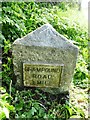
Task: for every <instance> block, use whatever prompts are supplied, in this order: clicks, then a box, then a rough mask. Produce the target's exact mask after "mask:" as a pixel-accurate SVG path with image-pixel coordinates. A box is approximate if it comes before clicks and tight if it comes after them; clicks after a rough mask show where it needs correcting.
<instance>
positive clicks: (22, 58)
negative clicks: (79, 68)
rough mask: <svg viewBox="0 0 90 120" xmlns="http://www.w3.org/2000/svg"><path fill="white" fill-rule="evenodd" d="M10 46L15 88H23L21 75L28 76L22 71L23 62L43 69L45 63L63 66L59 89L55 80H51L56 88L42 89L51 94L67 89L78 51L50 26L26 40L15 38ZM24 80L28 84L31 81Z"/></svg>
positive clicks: (26, 37) (43, 27) (37, 31)
mask: <svg viewBox="0 0 90 120" xmlns="http://www.w3.org/2000/svg"><path fill="white" fill-rule="evenodd" d="M12 47H13V65H14V73H15V75H16V77H17V82H16V85H18V86H24V78H23V74H25V75H27V74H28V75H30V74H29V73H25V71H23V67H24V65H25V64H26V63H28V65H30V64H32V63H33V64H35V65H36V66H39V65H40V64H41V65H42V66H43V68H45V67H46V66H44V65H45V64H47V65H48V68H49V67H50V65H53V66H55V65H56V64H57V65H63V69H62V74H61V78H60V85H59V87H58V88H57V81H58V80H56V81H55V80H54V82H55V86H53V87H50V86H48V87H47V86H46V87H45V85H43V88H41V89H42V90H44V91H46V92H50V93H53V94H58V93H61V92H65V91H68V90H69V86H70V82H71V81H72V77H73V73H74V69H75V66H76V60H77V55H78V48H77V46H75V45H73V44H72V43H71V42H70V41H69V40H67V39H66V38H65V37H63V36H62V35H60V34H59V33H58V32H57V31H56V30H55V29H54V28H53V27H52V26H51V25H50V24H45V25H43V26H41V27H40V28H38V29H36V30H35V31H33V32H31V33H29V34H28V35H26V36H25V37H23V38H19V39H17V40H16V41H15V42H14V43H13V46H12ZM33 64H32V65H31V66H33ZM45 74H46V73H45ZM48 74H49V73H48ZM56 74H57V73H56ZM27 79H28V83H29V80H30V79H29V78H27ZM37 87H40V86H37Z"/></svg>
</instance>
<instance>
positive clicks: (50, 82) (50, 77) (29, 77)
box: [23, 63, 62, 87]
mask: <svg viewBox="0 0 90 120" xmlns="http://www.w3.org/2000/svg"><path fill="white" fill-rule="evenodd" d="M61 69H62V67H61V66H60V65H52V64H51V65H50V64H49V65H44V64H43V65H38V64H29V63H24V65H23V78H24V85H25V86H33V87H58V86H59V84H60V80H61Z"/></svg>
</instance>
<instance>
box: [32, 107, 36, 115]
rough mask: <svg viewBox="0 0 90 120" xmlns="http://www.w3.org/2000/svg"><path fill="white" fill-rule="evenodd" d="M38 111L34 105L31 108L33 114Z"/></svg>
mask: <svg viewBox="0 0 90 120" xmlns="http://www.w3.org/2000/svg"><path fill="white" fill-rule="evenodd" d="M36 112H37V110H36V109H35V108H34V107H32V109H31V113H32V115H34V113H36Z"/></svg>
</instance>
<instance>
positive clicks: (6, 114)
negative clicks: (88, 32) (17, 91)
mask: <svg viewBox="0 0 90 120" xmlns="http://www.w3.org/2000/svg"><path fill="white" fill-rule="evenodd" d="M11 99H12V98H11V96H10V95H9V94H8V93H6V90H5V89H4V88H3V87H0V119H1V120H4V119H6V118H8V119H9V118H10V113H11V112H15V108H14V106H13V105H10V101H11Z"/></svg>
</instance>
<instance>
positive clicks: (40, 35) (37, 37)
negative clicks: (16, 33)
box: [13, 23, 77, 49]
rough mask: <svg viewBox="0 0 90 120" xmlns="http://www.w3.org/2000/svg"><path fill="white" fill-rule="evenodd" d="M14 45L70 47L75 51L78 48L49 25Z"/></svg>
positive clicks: (18, 40) (43, 26)
mask: <svg viewBox="0 0 90 120" xmlns="http://www.w3.org/2000/svg"><path fill="white" fill-rule="evenodd" d="M13 44H21V45H24V46H47V47H56V48H60V47H63V46H64V47H65V46H68V45H69V46H71V47H73V48H75V49H76V48H77V47H76V46H75V45H73V44H72V43H71V42H70V41H69V40H67V38H65V37H64V36H62V35H61V34H59V33H58V32H57V31H56V30H55V29H54V28H53V27H52V26H51V25H50V24H49V23H48V24H44V25H42V26H41V27H39V28H37V29H36V30H34V31H33V32H31V33H29V34H28V35H26V36H24V37H23V38H19V39H17V40H16V41H15V42H14V43H13Z"/></svg>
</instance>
